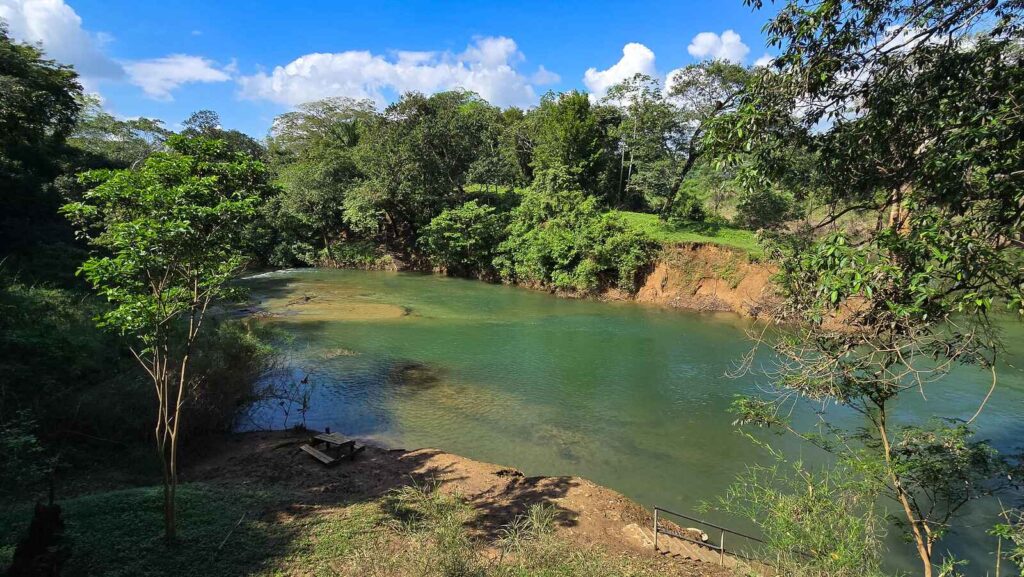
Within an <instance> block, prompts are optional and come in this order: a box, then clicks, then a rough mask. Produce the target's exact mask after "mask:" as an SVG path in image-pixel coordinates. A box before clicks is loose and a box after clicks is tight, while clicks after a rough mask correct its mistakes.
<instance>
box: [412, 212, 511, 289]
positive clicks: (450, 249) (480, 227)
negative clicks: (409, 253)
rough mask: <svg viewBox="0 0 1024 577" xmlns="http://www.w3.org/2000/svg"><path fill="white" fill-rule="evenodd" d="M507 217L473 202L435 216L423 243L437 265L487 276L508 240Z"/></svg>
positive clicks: (464, 272) (424, 234) (421, 240)
mask: <svg viewBox="0 0 1024 577" xmlns="http://www.w3.org/2000/svg"><path fill="white" fill-rule="evenodd" d="M506 217H507V214H506V213H501V212H498V211H497V210H495V208H494V207H492V206H488V205H486V204H483V205H482V204H479V203H477V201H476V200H470V201H467V202H465V203H463V204H462V205H461V206H458V207H456V208H452V209H448V210H445V211H443V212H441V214H439V215H437V216H436V217H434V219H433V220H432V221H430V224H429V225H427V226H426V227H425V228H424V229H423V234H422V236H420V243H421V244H422V245H423V250H424V252H426V254H427V258H429V259H430V261H431V262H432V263H433V264H434V266H438V267H441V268H443V269H445V270H446V271H448V272H450V273H455V274H463V275H467V274H482V275H485V276H486V275H488V274H490V272H491V270H492V261H493V260H494V257H495V256H496V251H497V249H498V245H499V244H500V243H501V242H502V241H503V240H504V238H505V226H506V220H507V218H506Z"/></svg>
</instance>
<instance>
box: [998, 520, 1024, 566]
mask: <svg viewBox="0 0 1024 577" xmlns="http://www.w3.org/2000/svg"><path fill="white" fill-rule="evenodd" d="M1002 516H1003V519H1002V520H1003V522H1002V523H999V524H997V525H996V526H995V527H994V528H993V529H992V531H991V532H992V533H993V534H994V535H996V536H998V537H999V538H1000V539H1001V540H1002V541H1004V542H1005V543H1006V544H1005V545H1004V547H1005V548H1004V549H1003V555H1004V556H1005V558H1006V559H1007V560H1008V561H1010V562H1011V563H1013V564H1015V565H1016V566H1017V568H1018V569H1019V570H1020V575H1022V576H1024V512H1022V511H1020V510H1009V511H1003V514H1002Z"/></svg>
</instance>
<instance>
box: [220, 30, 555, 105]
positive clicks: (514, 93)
mask: <svg viewBox="0 0 1024 577" xmlns="http://www.w3.org/2000/svg"><path fill="white" fill-rule="evenodd" d="M523 60H524V56H523V54H522V53H521V52H520V51H519V48H518V47H517V45H516V43H515V41H514V40H512V39H511V38H505V37H484V38H478V39H476V40H475V41H474V42H473V43H472V44H470V45H469V46H468V47H467V48H466V50H465V51H463V52H462V53H459V54H454V53H451V52H411V51H396V52H393V53H392V54H391V55H390V56H385V55H381V54H374V53H372V52H369V51H365V50H349V51H346V52H332V53H313V54H306V55H304V56H300V57H299V58H296V59H295V60H293V61H291V62H289V63H288V64H285V65H284V66H277V67H275V68H274V69H273V70H272V71H270V72H269V73H267V72H260V73H257V74H253V75H250V76H243V77H241V78H239V79H238V82H239V86H240V93H241V95H242V96H243V97H245V98H250V99H262V100H270V101H273V102H277V103H279V104H284V105H288V106H294V105H297V104H301V103H303V102H309V101H311V100H318V99H321V98H326V97H329V96H349V97H352V98H367V99H370V100H373V101H375V102H377V103H378V104H383V103H385V102H386V101H387V98H386V96H387V93H388V92H393V93H402V92H407V91H418V92H424V93H431V92H437V91H440V90H449V89H454V88H463V89H466V90H472V91H474V92H476V93H478V94H479V95H480V96H482V97H483V98H485V99H487V100H488V101H489V102H491V103H492V104H496V105H498V106H511V105H520V106H525V105H529V104H533V103H534V102H535V101H536V99H537V94H536V91H535V90H534V88H533V84H542V83H543V82H538V80H542V81H548V82H551V81H552V77H553V75H552V73H550V72H548V71H546V70H544V69H543V67H541V68H540V69H539V70H538V73H540V72H542V71H543V72H544V74H542V75H541V76H540V77H539V78H538V75H537V74H534V77H533V78H527V77H526V76H524V75H523V74H522V73H521V72H520V71H519V70H518V65H519V64H520V63H521V62H522V61H523ZM554 76H555V77H557V75H554ZM555 81H557V80H555Z"/></svg>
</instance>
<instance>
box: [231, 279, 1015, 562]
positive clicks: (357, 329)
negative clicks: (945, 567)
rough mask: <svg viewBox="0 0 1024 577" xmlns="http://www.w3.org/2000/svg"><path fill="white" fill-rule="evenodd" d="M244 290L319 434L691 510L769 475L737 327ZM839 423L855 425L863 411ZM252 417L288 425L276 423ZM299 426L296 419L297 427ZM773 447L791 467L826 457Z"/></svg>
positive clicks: (1007, 375)
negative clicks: (749, 427)
mask: <svg viewBox="0 0 1024 577" xmlns="http://www.w3.org/2000/svg"><path fill="white" fill-rule="evenodd" d="M248 283H249V284H250V286H251V289H252V291H253V296H254V298H256V299H257V300H259V301H261V306H262V307H264V308H265V309H266V310H268V311H270V312H274V313H281V315H282V316H279V317H275V318H273V319H272V322H273V323H274V324H276V325H277V326H279V327H281V328H282V329H283V332H284V333H285V334H286V335H287V339H286V340H284V341H283V342H282V343H280V345H279V346H281V347H282V348H283V349H284V350H285V351H286V352H287V355H288V361H289V366H290V367H291V373H290V374H289V375H288V376H287V378H289V379H291V380H293V381H294V380H297V379H302V378H306V377H307V375H308V382H309V383H310V384H311V385H312V387H313V389H312V390H313V393H312V398H311V404H310V406H311V409H310V410H309V412H308V413H307V414H306V415H305V422H306V424H307V425H308V426H309V427H312V428H318V429H322V428H324V427H330V428H331V430H337V431H340V432H344V433H346V434H349V435H352V436H357V437H363V438H368V439H373V440H375V441H377V442H380V443H382V444H386V445H390V446H395V447H404V448H417V447H434V448H438V449H442V450H445V451H448V452H452V453H457V454H460V455H463V456H466V457H469V458H472V459H476V460H481V461H487V462H491V463H498V464H502V465H508V466H512V467H516V468H518V469H520V470H522V471H523V472H525V473H526V474H527V475H578V476H581V477H586V478H588V479H590V480H592V481H594V482H596V483H599V484H602V485H605V486H608V487H611V488H613V489H615V490H617V491H619V492H621V493H623V494H625V495H627V496H629V497H631V498H633V499H634V500H636V501H638V502H639V503H641V504H643V505H645V506H647V507H650V506H651V505H654V504H657V505H660V506H662V507H665V508H668V509H674V510H679V511H681V512H684V513H685V512H693V511H695V509H696V508H697V506H698V505H699V504H700V503H702V502H713V501H714V500H715V499H717V498H718V497H719V496H721V495H722V494H723V493H724V491H725V489H726V487H727V486H728V485H729V484H730V483H731V482H732V481H733V479H734V478H735V477H736V475H737V474H738V473H740V472H742V471H743V469H744V467H745V466H746V465H748V464H754V463H766V462H767V459H766V455H765V453H764V451H763V450H762V449H760V448H758V447H756V446H755V445H754V444H752V443H751V442H750V440H749V439H746V438H744V437H743V436H742V435H741V434H740V433H738V432H737V430H736V428H735V427H733V425H732V424H731V422H732V418H731V416H730V414H729V413H728V408H729V405H730V403H731V402H732V401H733V399H734V397H735V396H736V395H738V394H750V393H755V394H756V393H758V392H759V389H760V387H761V386H763V385H764V384H765V381H764V378H763V377H753V376H750V375H747V376H740V377H736V376H729V375H728V373H730V372H731V370H732V369H734V368H735V366H736V362H737V361H738V360H739V359H740V358H741V356H742V355H743V354H744V353H746V352H747V351H748V350H749V348H750V341H749V340H748V339H747V338H746V333H745V329H747V328H748V327H749V323H748V321H745V320H743V319H741V318H739V317H738V316H736V315H734V314H731V313H730V314H701V313H692V312H685V311H671V310H665V309H661V308H656V307H651V306H644V305H638V304H635V303H606V302H595V301H586V300H570V299H561V298H557V297H553V296H551V295H547V294H543V293H540V292H535V291H530V290H525V289H520V288H515V287H508V286H499V285H489V284H485V283H481V282H477V281H470V280H463V279H453V278H446V277H441V276H431V275H422V274H415V273H390V272H366V271H347V270H340V271H339V270H317V269H304V270H291V271H281V272H277V273H271V274H266V275H260V276H258V277H255V278H252V279H250V280H249V281H248ZM1005 341H1006V344H1007V347H1008V349H1009V354H1008V355H1007V356H1006V362H1005V363H1004V366H1002V367H1000V371H1001V373H1000V385H999V387H998V389H997V390H996V393H995V394H994V396H993V398H992V399H991V401H990V402H989V404H988V406H987V408H986V410H985V412H984V413H983V416H982V417H981V419H980V422H979V425H980V432H981V434H982V436H984V437H985V438H988V439H991V440H992V441H993V442H994V443H995V444H996V445H997V446H998V447H1000V448H1001V449H1010V448H1013V447H1014V446H1019V445H1020V443H1019V442H1018V441H1019V439H1021V438H1024V437H1022V432H1024V421H1022V419H1021V415H1022V414H1024V412H1022V410H1021V409H1022V408H1024V371H1022V370H1021V369H1020V368H1018V367H1024V330H1022V328H1021V326H1020V325H1019V324H1015V325H1012V326H1010V327H1009V329H1008V330H1007V331H1006V334H1005ZM988 385H989V376H988V373H987V372H986V373H981V372H978V371H975V370H973V369H969V368H965V369H959V370H957V371H956V372H955V373H954V374H952V375H951V376H950V377H949V378H948V379H947V380H946V381H945V382H944V383H943V384H942V385H941V386H940V387H936V388H934V389H932V390H931V391H930V392H929V393H928V396H927V400H925V399H923V398H921V397H920V396H915V398H913V399H909V400H908V401H907V402H904V403H902V404H901V406H900V407H899V409H898V414H897V417H898V418H913V419H918V420H921V419H925V418H927V417H928V416H930V415H931V414H933V413H934V414H938V415H945V416H959V417H963V418H966V417H969V416H970V415H971V414H973V412H974V411H975V410H976V409H977V407H978V403H979V402H980V401H981V399H982V397H983V396H984V394H985V392H986V390H987V388H988ZM831 410H832V411H836V409H831ZM837 417H838V418H840V419H845V420H846V421H847V424H848V425H853V424H856V422H855V421H854V420H853V419H854V418H855V417H853V416H852V415H845V414H842V412H839V413H838V414H837ZM256 418H257V420H258V421H259V422H258V423H257V424H259V425H260V426H276V427H281V426H284V425H285V422H284V420H283V419H284V415H283V413H281V412H272V413H266V412H264V413H261V414H259V415H257V416H256ZM798 418H799V419H803V420H805V421H806V420H808V419H811V418H813V417H812V411H810V410H803V411H801V412H800V414H799V415H798ZM301 421H302V416H300V415H297V414H296V413H295V412H294V411H292V412H291V413H290V414H289V415H288V423H287V424H288V425H293V424H296V423H298V422H301ZM775 442H778V443H782V446H783V447H784V449H785V450H786V452H787V453H788V454H789V455H790V456H793V457H796V456H799V457H802V458H804V459H805V460H807V461H809V462H812V463H814V462H820V461H821V459H822V456H821V455H819V454H816V452H815V451H814V450H811V449H808V448H805V447H801V446H799V445H797V444H795V443H794V442H792V441H788V440H785V439H783V438H779V439H778V440H776V441H775ZM991 507H992V504H991V503H988V504H976V505H974V506H972V508H971V511H970V512H969V513H968V515H967V517H966V518H965V522H966V523H967V524H968V525H970V526H971V528H969V529H966V530H964V531H961V532H960V533H959V534H956V535H954V536H953V537H952V538H950V539H947V541H946V543H945V544H944V547H948V548H949V549H951V550H953V551H955V552H956V553H958V554H959V555H961V556H963V557H966V558H967V559H969V560H970V561H971V565H970V566H969V567H968V572H969V574H978V575H984V574H986V573H989V574H990V573H991V570H992V566H993V565H992V555H991V553H990V552H991V551H993V550H994V548H995V544H994V541H993V540H992V538H990V537H988V536H987V535H985V531H986V530H987V529H988V528H989V527H990V526H991V524H992V523H993V522H994V519H993V518H992V516H991V513H992V511H991ZM706 516H707V517H710V518H711V520H718V521H722V522H726V523H732V524H737V525H740V526H742V525H743V524H742V523H739V522H737V521H736V520H730V519H727V518H725V517H722V516H721V515H718V514H716V513H715V512H714V511H711V512H709V513H707V515H706ZM890 540H891V541H892V542H893V545H892V546H893V548H894V549H895V551H894V556H893V561H892V565H893V567H894V568H906V569H913V568H914V565H913V562H914V560H913V557H911V551H910V548H909V546H907V545H905V544H902V543H900V542H899V541H898V540H897V539H895V537H893V538H892V539H890ZM1006 574H1009V573H1006Z"/></svg>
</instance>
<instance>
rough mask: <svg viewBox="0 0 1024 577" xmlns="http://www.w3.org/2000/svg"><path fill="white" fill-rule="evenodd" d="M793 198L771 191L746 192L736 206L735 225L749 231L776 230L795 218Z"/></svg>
mask: <svg viewBox="0 0 1024 577" xmlns="http://www.w3.org/2000/svg"><path fill="white" fill-rule="evenodd" d="M794 204H795V203H794V200H793V197H791V196H790V195H788V194H786V193H784V192H779V191H776V190H772V189H758V190H751V191H747V192H745V193H744V194H742V195H741V196H740V199H739V204H737V205H736V224H738V225H739V226H743V227H746V228H750V229H754V230H757V229H767V230H772V229H777V228H780V227H781V226H782V225H783V224H785V222H786V221H787V220H790V219H792V218H793V217H794V216H795V206H794Z"/></svg>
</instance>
